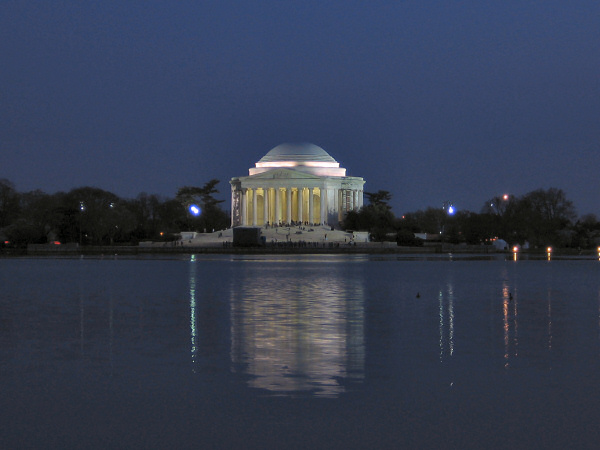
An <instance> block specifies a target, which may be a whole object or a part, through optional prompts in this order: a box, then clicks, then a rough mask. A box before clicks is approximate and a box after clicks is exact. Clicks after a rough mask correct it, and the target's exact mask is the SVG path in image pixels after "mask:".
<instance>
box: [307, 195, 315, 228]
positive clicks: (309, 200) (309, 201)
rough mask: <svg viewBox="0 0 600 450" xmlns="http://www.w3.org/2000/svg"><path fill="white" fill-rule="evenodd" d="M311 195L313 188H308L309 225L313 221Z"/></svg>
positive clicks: (313, 203) (313, 200)
mask: <svg viewBox="0 0 600 450" xmlns="http://www.w3.org/2000/svg"><path fill="white" fill-rule="evenodd" d="M313 195H314V193H313V188H308V223H309V224H311V225H312V224H313V223H315V211H314V206H315V199H314V198H313Z"/></svg>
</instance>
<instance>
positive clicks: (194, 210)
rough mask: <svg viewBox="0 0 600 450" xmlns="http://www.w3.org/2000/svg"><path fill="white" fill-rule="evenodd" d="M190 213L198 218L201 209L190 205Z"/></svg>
mask: <svg viewBox="0 0 600 450" xmlns="http://www.w3.org/2000/svg"><path fill="white" fill-rule="evenodd" d="M190 213H191V214H192V215H193V216H197V215H199V214H200V208H199V207H198V205H190Z"/></svg>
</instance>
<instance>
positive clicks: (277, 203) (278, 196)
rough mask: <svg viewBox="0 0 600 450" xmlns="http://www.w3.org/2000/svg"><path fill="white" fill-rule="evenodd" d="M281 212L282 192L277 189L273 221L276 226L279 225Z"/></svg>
mask: <svg viewBox="0 0 600 450" xmlns="http://www.w3.org/2000/svg"><path fill="white" fill-rule="evenodd" d="M280 211H281V191H280V189H279V188H275V218H274V219H273V223H274V224H278V223H279V220H281V219H280V215H281V213H280Z"/></svg>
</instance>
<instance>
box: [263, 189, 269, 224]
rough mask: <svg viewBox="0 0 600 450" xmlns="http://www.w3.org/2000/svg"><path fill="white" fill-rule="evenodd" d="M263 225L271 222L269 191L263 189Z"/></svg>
mask: <svg viewBox="0 0 600 450" xmlns="http://www.w3.org/2000/svg"><path fill="white" fill-rule="evenodd" d="M263 202H264V204H263V225H266V224H267V222H268V221H269V190H268V189H267V188H263Z"/></svg>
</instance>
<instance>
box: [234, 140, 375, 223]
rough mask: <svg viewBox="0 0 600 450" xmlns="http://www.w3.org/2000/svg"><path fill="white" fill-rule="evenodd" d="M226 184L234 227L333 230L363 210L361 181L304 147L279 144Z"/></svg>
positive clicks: (327, 157) (321, 153)
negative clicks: (300, 226) (347, 216)
mask: <svg viewBox="0 0 600 450" xmlns="http://www.w3.org/2000/svg"><path fill="white" fill-rule="evenodd" d="M230 184H231V226H232V227H235V226H239V225H245V226H265V225H290V224H311V225H319V224H322V225H331V226H335V225H337V224H339V222H340V221H341V220H342V219H343V218H344V215H345V214H346V212H348V211H351V210H356V209H359V208H360V207H362V205H363V186H364V184H365V180H363V179H362V178H360V177H347V176H346V169H344V168H342V167H340V164H339V163H338V162H337V161H336V160H335V159H333V158H332V157H331V155H329V153H327V152H326V151H325V150H323V149H322V148H321V147H318V146H316V145H313V144H307V143H302V144H281V145H278V146H277V147H275V148H274V149H272V150H271V151H270V152H269V153H267V154H266V155H265V156H263V157H262V158H261V159H260V161H258V162H257V163H256V167H252V168H250V170H249V175H248V176H246V177H236V178H232V179H231V181H230Z"/></svg>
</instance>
